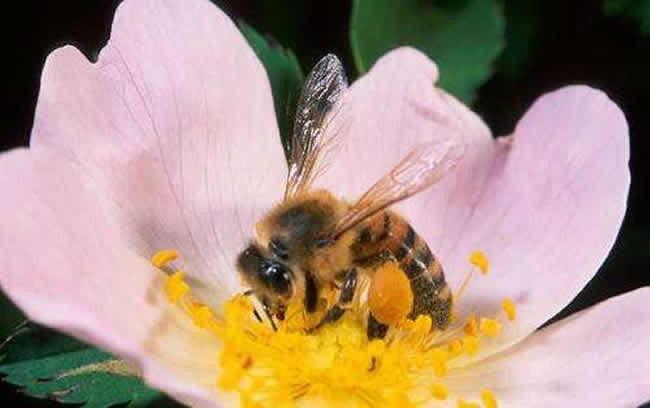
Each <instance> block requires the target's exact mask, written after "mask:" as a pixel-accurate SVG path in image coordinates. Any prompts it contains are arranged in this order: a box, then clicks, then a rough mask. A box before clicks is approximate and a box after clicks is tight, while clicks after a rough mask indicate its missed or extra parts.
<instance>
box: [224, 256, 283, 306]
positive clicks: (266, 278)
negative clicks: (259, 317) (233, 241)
mask: <svg viewBox="0 0 650 408" xmlns="http://www.w3.org/2000/svg"><path fill="white" fill-rule="evenodd" d="M266 252H267V251H263V250H262V249H260V248H259V247H258V246H257V245H256V244H251V245H249V246H248V248H246V249H245V250H244V251H243V252H242V253H240V254H239V256H238V257H237V268H238V270H239V273H240V275H241V277H242V278H243V280H244V281H245V282H246V284H248V285H249V286H250V287H251V289H252V290H253V292H254V293H255V294H256V295H257V296H258V297H259V298H260V300H261V301H262V302H263V303H264V304H265V306H266V307H269V308H271V309H274V310H276V311H280V310H283V309H284V307H285V305H286V303H287V301H288V300H289V299H290V298H291V297H292V296H293V294H294V274H293V272H292V271H291V269H290V268H289V267H288V266H287V265H286V264H285V263H284V262H282V261H281V260H280V259H278V257H277V256H276V255H275V254H272V253H266Z"/></svg>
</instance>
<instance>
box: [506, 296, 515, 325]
mask: <svg viewBox="0 0 650 408" xmlns="http://www.w3.org/2000/svg"><path fill="white" fill-rule="evenodd" d="M503 310H504V311H505V312H506V315H508V320H510V321H512V320H515V319H516V318H517V310H516V309H515V304H514V303H513V302H512V300H510V298H505V299H503Z"/></svg>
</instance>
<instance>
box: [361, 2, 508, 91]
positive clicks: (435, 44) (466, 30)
mask: <svg viewBox="0 0 650 408" xmlns="http://www.w3.org/2000/svg"><path fill="white" fill-rule="evenodd" d="M504 31H505V20H504V17H503V10H502V8H501V6H500V4H499V2H498V1H496V0H468V1H462V2H447V1H445V2H444V4H441V2H435V1H424V0H404V1H400V2H396V1H393V0H354V2H353V8H352V17H351V20H350V42H351V47H352V53H353V55H354V58H355V63H356V66H357V69H358V70H359V71H360V72H361V73H364V72H366V71H367V70H368V69H369V68H370V67H371V66H372V64H374V62H375V61H376V60H377V59H378V58H379V57H380V56H382V55H383V54H385V53H386V52H387V51H389V50H391V49H393V48H396V47H399V46H403V45H409V46H412V47H415V48H418V49H419V50H421V51H423V52H424V53H426V54H427V55H429V56H430V57H431V58H432V59H433V60H434V61H436V63H437V64H438V67H439V69H440V82H439V85H440V86H441V87H442V88H445V89H446V90H448V91H450V92H451V93H453V94H454V95H456V96H457V97H459V98H460V99H462V100H463V101H464V102H466V103H470V102H471V101H472V100H473V99H474V97H475V94H476V89H477V88H478V87H479V86H480V85H481V84H483V83H484V82H485V81H486V80H487V79H488V78H489V77H490V75H491V74H492V63H493V62H494V60H495V59H496V58H497V57H498V56H499V54H500V52H501V50H502V49H503V47H504Z"/></svg>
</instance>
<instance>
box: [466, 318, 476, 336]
mask: <svg viewBox="0 0 650 408" xmlns="http://www.w3.org/2000/svg"><path fill="white" fill-rule="evenodd" d="M463 331H464V332H465V334H467V335H468V336H476V335H477V334H478V323H477V322H476V317H474V316H470V317H469V318H468V319H467V323H465V326H464V327H463Z"/></svg>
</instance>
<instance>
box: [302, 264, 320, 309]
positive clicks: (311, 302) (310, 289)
mask: <svg viewBox="0 0 650 408" xmlns="http://www.w3.org/2000/svg"><path fill="white" fill-rule="evenodd" d="M317 304H318V287H316V280H315V279H314V276H313V275H312V274H311V272H310V271H305V310H306V311H307V313H314V312H315V311H316V306H317Z"/></svg>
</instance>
